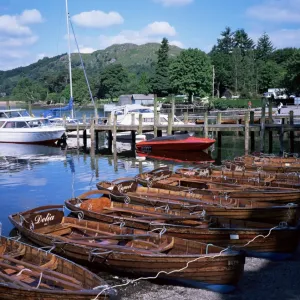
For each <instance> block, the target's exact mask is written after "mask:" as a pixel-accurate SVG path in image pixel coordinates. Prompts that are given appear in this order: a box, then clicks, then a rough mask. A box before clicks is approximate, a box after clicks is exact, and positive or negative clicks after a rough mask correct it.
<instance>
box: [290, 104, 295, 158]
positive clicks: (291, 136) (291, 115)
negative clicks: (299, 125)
mask: <svg viewBox="0 0 300 300" xmlns="http://www.w3.org/2000/svg"><path fill="white" fill-rule="evenodd" d="M289 114H290V126H291V127H293V125H294V111H293V110H290V112H289ZM291 129H292V128H291ZM294 138H295V134H294V130H291V131H290V152H291V153H294V152H295V148H294V147H295V146H294Z"/></svg>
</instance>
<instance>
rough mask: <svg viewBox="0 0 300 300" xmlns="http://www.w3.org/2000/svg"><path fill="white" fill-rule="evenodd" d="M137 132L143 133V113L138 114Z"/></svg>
mask: <svg viewBox="0 0 300 300" xmlns="http://www.w3.org/2000/svg"><path fill="white" fill-rule="evenodd" d="M138 134H143V115H142V114H139V128H138Z"/></svg>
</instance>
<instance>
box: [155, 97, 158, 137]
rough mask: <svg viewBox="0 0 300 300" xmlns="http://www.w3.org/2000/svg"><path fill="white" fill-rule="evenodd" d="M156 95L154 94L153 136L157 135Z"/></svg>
mask: <svg viewBox="0 0 300 300" xmlns="http://www.w3.org/2000/svg"><path fill="white" fill-rule="evenodd" d="M157 121H158V118H157V95H156V94H155V95H154V137H157Z"/></svg>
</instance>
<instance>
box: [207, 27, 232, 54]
mask: <svg viewBox="0 0 300 300" xmlns="http://www.w3.org/2000/svg"><path fill="white" fill-rule="evenodd" d="M233 35H234V32H233V31H232V30H231V28H230V27H225V30H224V31H222V32H221V38H220V39H218V40H217V45H216V46H214V47H213V49H212V52H222V53H226V54H229V53H231V52H232V49H233V47H234V43H233Z"/></svg>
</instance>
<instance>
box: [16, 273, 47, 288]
mask: <svg viewBox="0 0 300 300" xmlns="http://www.w3.org/2000/svg"><path fill="white" fill-rule="evenodd" d="M24 271H29V272H32V270H30V269H27V268H24V269H22V270H21V271H20V272H19V273H18V274H16V276H20V275H21V274H22V273H23V272H24ZM42 277H43V272H41V275H40V277H39V282H38V284H37V286H36V287H35V288H36V289H38V288H39V287H40V285H41V282H42Z"/></svg>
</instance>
